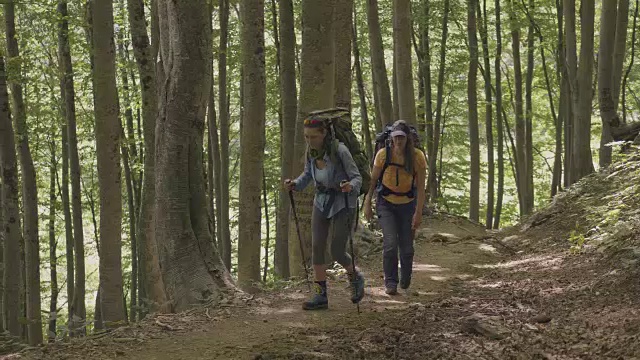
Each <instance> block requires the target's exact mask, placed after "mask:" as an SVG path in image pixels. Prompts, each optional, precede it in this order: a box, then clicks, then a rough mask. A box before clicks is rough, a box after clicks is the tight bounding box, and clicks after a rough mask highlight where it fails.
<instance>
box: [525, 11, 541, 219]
mask: <svg viewBox="0 0 640 360" xmlns="http://www.w3.org/2000/svg"><path fill="white" fill-rule="evenodd" d="M527 14H528V15H529V29H528V33H527V75H526V79H525V124H524V134H525V139H524V141H525V144H526V147H525V159H524V160H525V161H524V167H523V169H524V170H525V171H524V176H525V179H524V183H525V184H526V192H524V193H523V195H524V208H525V214H527V215H528V214H531V213H533V205H534V188H533V70H534V65H535V64H534V52H535V48H534V45H535V38H534V35H535V33H534V31H535V30H534V21H535V20H534V0H529V10H528V11H527ZM543 51H544V50H543Z"/></svg>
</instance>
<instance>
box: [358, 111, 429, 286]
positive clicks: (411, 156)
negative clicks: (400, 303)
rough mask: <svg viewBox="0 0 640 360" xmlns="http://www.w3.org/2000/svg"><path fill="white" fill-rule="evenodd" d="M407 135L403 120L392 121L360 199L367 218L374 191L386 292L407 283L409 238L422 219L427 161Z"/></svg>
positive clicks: (410, 263) (410, 258) (410, 261)
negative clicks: (369, 181) (389, 131)
mask: <svg viewBox="0 0 640 360" xmlns="http://www.w3.org/2000/svg"><path fill="white" fill-rule="evenodd" d="M409 134H410V128H409V126H408V125H407V124H406V122H404V121H402V120H398V121H396V122H395V123H394V124H393V128H392V129H391V133H390V136H391V143H390V144H389V145H388V146H386V147H384V148H381V149H380V150H379V151H378V153H377V154H376V156H375V160H374V163H373V170H372V171H371V185H370V187H369V192H368V193H367V196H366V197H365V202H364V214H365V217H366V218H367V220H371V218H372V217H373V210H372V206H371V198H372V197H373V194H374V192H377V198H376V212H377V215H378V222H379V223H380V227H381V228H382V233H383V268H384V282H385V292H386V293H387V294H389V295H395V294H397V293H398V288H397V287H398V283H400V287H401V288H402V289H408V288H409V285H410V284H411V274H412V270H413V254H414V248H413V238H414V234H415V230H416V229H417V228H418V227H419V226H420V223H421V222H422V208H423V206H424V200H425V190H424V187H425V178H426V173H427V170H426V169H427V161H426V157H425V155H424V153H423V152H422V151H421V150H420V149H418V148H415V147H414V144H413V139H412V137H411V136H409ZM398 250H400V266H401V274H400V275H401V276H400V279H398Z"/></svg>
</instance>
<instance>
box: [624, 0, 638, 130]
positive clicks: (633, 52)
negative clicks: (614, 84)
mask: <svg viewBox="0 0 640 360" xmlns="http://www.w3.org/2000/svg"><path fill="white" fill-rule="evenodd" d="M639 3H640V2H639V1H638V0H636V7H635V11H634V13H633V31H632V33H631V60H630V61H629V66H628V67H627V71H626V72H625V75H624V79H623V80H622V122H623V123H626V122H627V107H626V105H627V104H626V103H627V80H628V79H629V74H630V73H631V69H632V68H633V64H634V60H635V57H636V30H637V25H638V4H639Z"/></svg>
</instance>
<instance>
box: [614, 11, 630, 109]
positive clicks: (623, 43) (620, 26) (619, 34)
mask: <svg viewBox="0 0 640 360" xmlns="http://www.w3.org/2000/svg"><path fill="white" fill-rule="evenodd" d="M628 27H629V0H619V2H618V13H617V16H616V37H615V45H614V49H613V104H614V107H615V112H616V113H617V112H618V103H619V100H620V92H621V91H622V89H621V88H620V84H621V82H622V70H623V68H624V59H625V56H626V51H627V29H628ZM634 29H635V28H634ZM632 44H633V42H632Z"/></svg>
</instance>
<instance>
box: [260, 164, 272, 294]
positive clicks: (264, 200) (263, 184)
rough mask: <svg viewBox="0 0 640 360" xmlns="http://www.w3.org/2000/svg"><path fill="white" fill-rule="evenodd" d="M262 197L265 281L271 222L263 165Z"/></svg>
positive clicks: (263, 280)
mask: <svg viewBox="0 0 640 360" xmlns="http://www.w3.org/2000/svg"><path fill="white" fill-rule="evenodd" d="M262 199H263V203H264V216H265V219H266V221H267V224H266V225H267V240H266V242H265V244H264V268H263V271H262V282H263V283H266V282H267V273H268V272H269V244H270V241H269V240H271V226H270V225H271V224H270V223H269V202H268V198H267V177H266V176H265V174H264V165H263V166H262Z"/></svg>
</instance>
